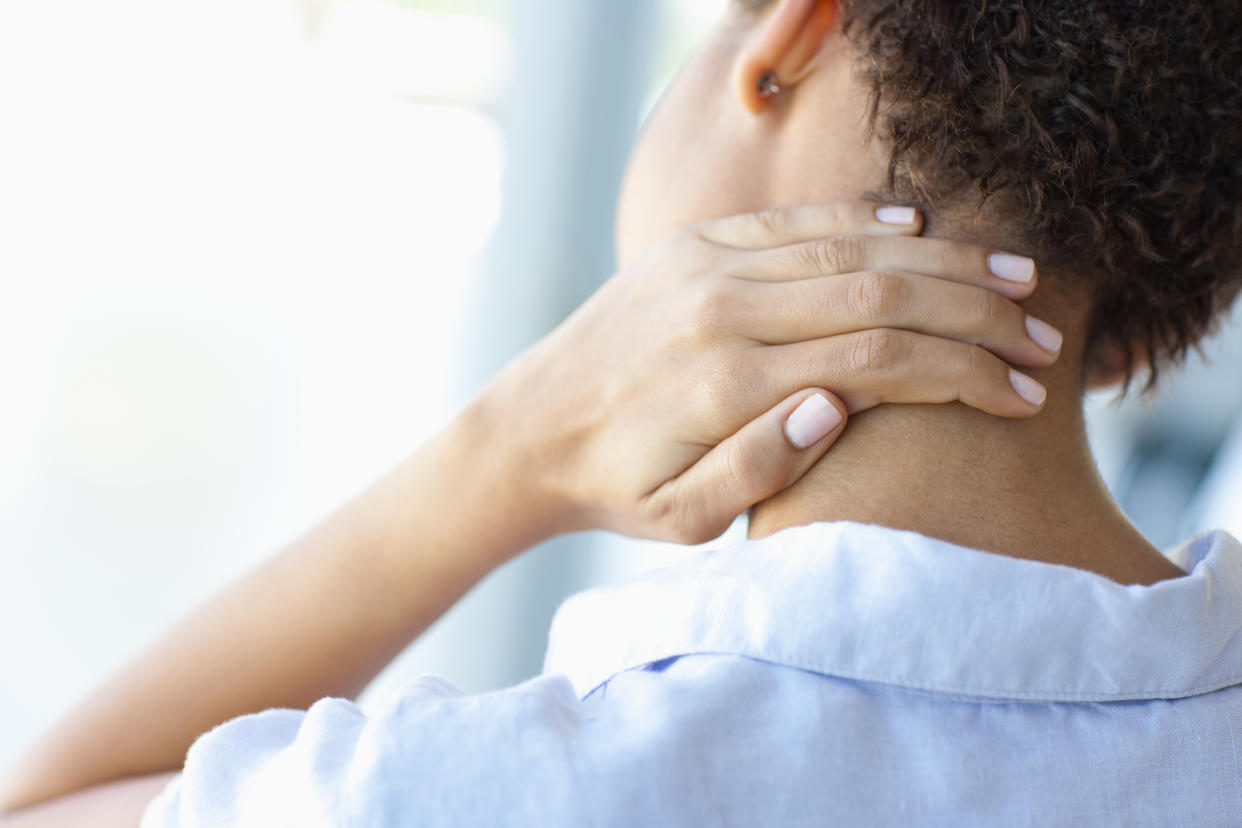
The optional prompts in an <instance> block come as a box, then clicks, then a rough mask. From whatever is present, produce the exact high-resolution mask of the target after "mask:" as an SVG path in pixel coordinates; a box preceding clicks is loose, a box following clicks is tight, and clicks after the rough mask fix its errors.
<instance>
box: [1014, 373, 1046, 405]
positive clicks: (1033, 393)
mask: <svg viewBox="0 0 1242 828" xmlns="http://www.w3.org/2000/svg"><path fill="white" fill-rule="evenodd" d="M1009 383H1010V384H1011V385H1012V386H1013V390H1014V391H1017V392H1018V396H1019V397H1021V398H1022V399H1024V400H1026V401H1027V402H1029V403H1030V404H1031V405H1033V406H1035V407H1036V408H1038V407H1039V406H1041V405H1043V404H1044V400H1046V399H1048V389H1047V388H1044V387H1043V386H1042V385H1040V384H1039V383H1038V382H1036V381H1035V380H1033V379H1031V378H1030V377H1028V376H1027V375H1026V374H1019V373H1018V372H1017V371H1010V372H1009Z"/></svg>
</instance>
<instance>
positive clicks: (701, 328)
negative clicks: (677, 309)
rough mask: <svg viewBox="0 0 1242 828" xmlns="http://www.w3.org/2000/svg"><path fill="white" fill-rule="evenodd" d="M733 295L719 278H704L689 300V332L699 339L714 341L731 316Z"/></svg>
mask: <svg viewBox="0 0 1242 828" xmlns="http://www.w3.org/2000/svg"><path fill="white" fill-rule="evenodd" d="M733 304H734V301H733V297H732V296H731V295H730V294H729V292H728V291H727V290H726V289H725V287H724V285H723V284H722V283H721V280H718V279H705V280H703V281H702V283H701V284H699V285H697V286H696V287H695V289H694V292H693V295H692V297H691V301H690V332H691V334H692V336H693V337H694V338H695V339H697V340H701V341H714V340H715V339H716V337H717V336H718V334H719V333H720V332H721V331H722V330H723V329H725V328H726V327H727V325H728V322H729V320H730V319H731V318H732V312H733Z"/></svg>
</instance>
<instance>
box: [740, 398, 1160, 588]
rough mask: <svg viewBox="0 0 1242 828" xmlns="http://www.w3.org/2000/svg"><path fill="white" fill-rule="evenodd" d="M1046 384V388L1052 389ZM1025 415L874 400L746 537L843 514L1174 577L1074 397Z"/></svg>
mask: <svg viewBox="0 0 1242 828" xmlns="http://www.w3.org/2000/svg"><path fill="white" fill-rule="evenodd" d="M1050 390H1052V389H1050ZM1060 399H1061V400H1064V402H1063V403H1061V404H1060V405H1059V407H1058V406H1057V405H1056V404H1054V403H1053V402H1052V398H1051V396H1050V402H1049V408H1047V409H1045V411H1044V412H1042V413H1041V414H1040V415H1038V416H1037V417H1035V418H1033V419H1031V420H1025V421H1020V420H1004V419H999V418H996V417H991V416H989V415H986V414H982V413H980V412H978V411H975V410H974V409H971V408H967V407H966V406H963V405H957V404H954V405H941V406H897V405H894V406H881V407H879V408H875V409H872V410H870V411H866V412H863V413H860V414H858V415H856V416H854V417H852V418H851V419H850V422H849V425H848V426H847V428H846V433H845V434H844V435H843V436H842V437H841V439H840V440H839V441H838V442H837V444H836V445H835V446H834V447H833V449H832V450H831V451H830V452H829V453H828V455H827V456H825V458H824V459H823V460H821V461H820V462H819V464H818V465H817V466H816V467H815V468H813V469H812V470H811V471H810V472H809V473H808V474H807V475H806V476H805V477H804V478H803V479H802V480H801V481H799V482H798V483H797V484H796V485H795V486H793V487H791V488H789V489H787V490H786V491H785V492H783V493H782V494H780V495H778V496H776V497H774V498H772V499H770V500H767V501H764V502H763V503H760V504H759V505H757V506H756V507H755V508H754V510H753V512H752V515H751V525H750V535H751V537H764V536H766V535H769V534H772V533H773V532H776V531H779V530H780V529H784V528H787V527H790V526H797V525H802V524H807V523H813V522H816V521H832V520H851V521H857V522H860V523H872V524H879V525H883V526H890V527H893V528H896V529H905V530H909V531H913V532H918V533H920V534H923V535H927V536H929V537H933V538H939V539H941V540H945V541H948V542H950V543H955V544H958V545H961V546H967V547H971V548H975V549H982V550H987V551H990V552H996V553H999V554H1003V555H1009V556H1012V557H1017V558H1025V559H1028V560H1035V561H1044V562H1047V563H1054V564H1063V565H1066V566H1072V567H1076V568H1079V569H1085V570H1089V571H1092V572H1095V573H1097V574H1100V575H1103V576H1105V577H1107V578H1111V579H1112V580H1114V581H1117V582H1119V583H1125V584H1151V583H1155V582H1157V581H1160V580H1164V579H1166V578H1172V577H1177V576H1179V575H1182V574H1184V573H1183V572H1181V570H1179V569H1177V568H1176V567H1175V566H1173V564H1172V563H1170V562H1169V561H1168V560H1167V559H1166V558H1165V557H1164V556H1163V555H1161V554H1160V552H1159V551H1158V550H1156V549H1155V548H1154V547H1152V546H1151V545H1150V544H1149V543H1148V542H1147V541H1146V540H1145V539H1144V538H1143V537H1142V535H1141V534H1140V533H1139V532H1138V531H1137V530H1136V529H1135V528H1134V527H1133V526H1132V525H1131V524H1130V523H1129V521H1127V520H1126V518H1125V516H1124V515H1123V514H1122V513H1121V511H1120V509H1119V508H1118V507H1117V505H1116V504H1115V503H1114V501H1113V500H1112V498H1111V497H1110V495H1109V494H1108V491H1107V490H1106V488H1105V486H1104V484H1103V482H1102V481H1101V479H1100V477H1099V474H1098V472H1097V470H1096V466H1095V462H1094V460H1093V459H1092V456H1091V452H1090V449H1089V447H1088V444H1087V438H1086V429H1085V425H1084V423H1083V416H1082V408H1081V396H1080V395H1079V396H1074V395H1073V394H1069V395H1064V396H1061V398H1060Z"/></svg>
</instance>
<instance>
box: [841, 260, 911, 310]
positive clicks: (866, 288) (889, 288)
mask: <svg viewBox="0 0 1242 828" xmlns="http://www.w3.org/2000/svg"><path fill="white" fill-rule="evenodd" d="M908 298H909V297H908V291H907V288H906V283H905V281H904V280H902V279H901V278H900V277H899V276H897V275H896V274H894V273H889V272H886V271H872V272H868V273H864V274H863V275H862V276H861V277H860V278H859V279H857V280H856V281H855V282H854V287H853V291H852V296H851V305H852V310H853V311H854V312H855V314H856V315H857V316H858V317H859V318H861V319H863V320H864V321H869V322H873V323H878V322H883V321H885V320H890V319H894V318H896V317H897V316H898V315H900V313H901V311H902V308H903V307H904V306H905V303H906V301H907V299H908Z"/></svg>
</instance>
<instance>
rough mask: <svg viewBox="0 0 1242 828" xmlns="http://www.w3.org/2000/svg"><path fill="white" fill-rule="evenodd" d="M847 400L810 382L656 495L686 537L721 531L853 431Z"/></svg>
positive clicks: (677, 532) (675, 531) (675, 532)
mask: <svg viewBox="0 0 1242 828" xmlns="http://www.w3.org/2000/svg"><path fill="white" fill-rule="evenodd" d="M845 420H846V410H845V404H844V403H843V402H842V401H841V400H840V399H839V398H837V397H836V396H835V395H834V394H831V393H829V392H827V391H824V390H822V389H808V390H803V391H800V392H798V393H797V394H794V395H793V396H791V397H789V398H787V399H786V400H785V401H783V402H782V403H781V404H780V405H777V406H776V407H775V408H772V409H770V410H769V411H767V412H766V413H764V414H762V415H760V416H759V417H757V418H756V419H754V420H752V421H751V422H750V423H748V424H747V425H745V426H743V427H742V428H741V430H739V431H738V432H737V433H736V434H734V435H733V436H732V437H729V438H728V439H726V440H724V441H723V442H721V443H720V444H719V445H717V446H716V447H715V448H713V449H712V450H711V451H709V452H708V453H707V454H705V455H704V456H703V457H702V459H700V460H699V462H698V463H696V464H695V465H693V466H691V467H690V468H689V469H687V470H686V471H685V472H683V473H682V474H681V475H680V476H678V477H676V478H674V479H673V480H670V481H669V482H668V483H666V484H664V486H662V487H661V488H660V489H657V490H656V491H655V492H654V493H652V495H650V497H652V498H653V503H652V506H653V507H654V508H655V509H656V510H657V511H658V512H659V513H662V514H667V515H670V516H672V519H673V521H674V523H675V524H676V525H675V526H673V527H670V534H671V535H672V536H674V537H675V538H677V539H678V540H682V541H683V542H686V543H702V542H705V541H708V540H711V539H712V538H715V537H718V536H719V535H720V534H721V533H722V532H724V531H725V530H726V529H728V528H729V525H730V524H731V523H733V521H734V519H735V518H737V516H738V515H740V514H741V513H742V512H744V511H746V510H747V509H749V508H750V507H751V506H753V505H755V504H756V503H758V502H759V501H761V500H766V499H767V498H769V497H772V496H773V495H775V494H777V493H778V492H780V491H782V490H784V489H786V488H788V487H789V486H791V485H793V484H794V483H795V482H797V481H798V480H800V479H801V478H802V475H804V474H806V472H807V471H808V470H810V468H811V466H813V465H815V463H816V462H817V461H818V460H819V459H820V458H821V457H823V456H824V454H825V452H827V451H828V449H829V448H831V447H832V444H833V443H835V442H836V441H837V438H838V437H840V436H841V433H842V432H843V431H844V430H845Z"/></svg>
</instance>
